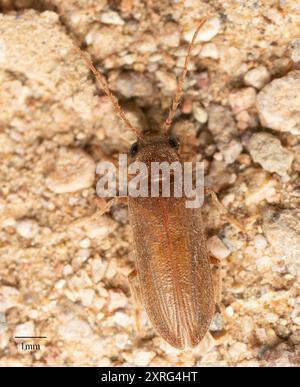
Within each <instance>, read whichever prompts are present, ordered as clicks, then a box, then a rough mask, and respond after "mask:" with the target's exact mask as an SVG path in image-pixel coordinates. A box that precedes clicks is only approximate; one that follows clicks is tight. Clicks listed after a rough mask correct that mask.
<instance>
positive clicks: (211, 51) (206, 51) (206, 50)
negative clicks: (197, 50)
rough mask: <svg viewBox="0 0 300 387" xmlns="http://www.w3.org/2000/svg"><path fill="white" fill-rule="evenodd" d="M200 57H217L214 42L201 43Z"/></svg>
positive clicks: (217, 50)
mask: <svg viewBox="0 0 300 387" xmlns="http://www.w3.org/2000/svg"><path fill="white" fill-rule="evenodd" d="M200 55H201V56H202V58H211V59H219V57H220V53H219V49H218V47H217V45H216V44H214V43H206V44H204V45H203V48H202V50H201V54H200Z"/></svg>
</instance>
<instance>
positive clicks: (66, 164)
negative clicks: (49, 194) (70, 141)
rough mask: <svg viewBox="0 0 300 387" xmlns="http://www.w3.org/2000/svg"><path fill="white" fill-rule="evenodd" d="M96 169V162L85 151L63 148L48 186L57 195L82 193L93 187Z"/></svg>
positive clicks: (49, 178)
mask: <svg viewBox="0 0 300 387" xmlns="http://www.w3.org/2000/svg"><path fill="white" fill-rule="evenodd" d="M95 169H96V166H95V162H94V160H93V159H92V158H91V157H90V156H89V155H88V154H87V153H85V152H84V151H83V150H81V149H66V148H61V150H60V152H59V155H58V158H57V160H56V162H55V168H54V170H53V172H51V173H50V174H49V176H48V178H47V179H46V185H47V187H48V188H49V189H50V190H51V191H53V192H55V193H67V192H76V191H80V190H82V189H84V188H89V187H91V186H92V185H93V183H94V180H95Z"/></svg>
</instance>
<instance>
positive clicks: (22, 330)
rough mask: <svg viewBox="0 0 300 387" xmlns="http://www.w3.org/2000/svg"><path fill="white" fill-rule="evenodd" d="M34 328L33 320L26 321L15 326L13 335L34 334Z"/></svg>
mask: <svg viewBox="0 0 300 387" xmlns="http://www.w3.org/2000/svg"><path fill="white" fill-rule="evenodd" d="M34 333H35V328H34V323H33V321H27V322H25V323H23V324H19V325H17V326H16V328H15V330H14V336H34Z"/></svg>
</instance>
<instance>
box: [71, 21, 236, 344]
mask: <svg viewBox="0 0 300 387" xmlns="http://www.w3.org/2000/svg"><path fill="white" fill-rule="evenodd" d="M206 21H207V18H205V19H203V20H202V21H201V22H200V24H199V26H198V28H197V30H196V32H195V34H194V36H193V39H192V42H191V43H190V45H189V49H188V53H187V56H186V59H185V65H184V69H183V72H182V74H181V77H180V79H179V82H178V85H177V89H176V95H175V98H174V101H173V104H172V109H171V111H170V113H169V116H168V118H167V120H166V122H165V123H164V125H163V127H162V129H161V130H160V131H159V132H157V133H153V132H152V133H142V132H141V131H139V130H137V129H136V128H134V127H133V126H132V125H131V123H130V122H129V121H128V119H127V118H126V116H125V114H124V112H123V111H122V109H121V107H120V106H119V104H118V101H117V99H116V98H115V97H114V96H113V95H112V93H111V92H110V90H109V88H108V85H107V81H106V80H105V78H103V76H102V75H101V74H100V73H99V72H98V71H97V70H96V68H95V67H94V65H93V64H92V62H91V60H90V58H89V56H88V55H87V54H86V53H85V52H82V51H81V50H80V49H79V48H77V51H78V52H79V53H80V55H81V57H82V58H83V59H84V60H85V62H86V63H87V65H88V67H89V68H90V70H91V71H92V72H93V74H94V75H95V77H96V79H97V81H98V83H99V86H100V87H101V88H102V89H103V90H104V92H105V93H106V94H107V96H109V98H110V99H111V101H112V103H113V105H114V107H115V110H116V111H117V113H118V114H119V115H120V116H121V118H122V120H123V121H124V122H125V123H126V125H127V126H128V127H129V128H130V129H131V130H133V131H134V132H135V133H136V135H137V142H136V143H135V144H134V145H133V146H132V148H131V156H132V158H133V159H134V160H137V161H141V162H143V163H145V164H146V165H147V166H150V163H151V162H153V161H155V162H163V161H167V162H169V163H172V162H174V161H179V162H181V161H182V160H181V157H180V154H179V152H178V149H177V144H176V141H175V140H174V139H173V138H172V137H170V127H171V124H172V121H173V117H174V115H175V112H176V110H177V108H178V105H179V103H180V99H181V97H182V94H183V91H182V90H183V82H184V79H185V76H186V73H187V69H188V64H189V60H190V56H191V51H192V48H193V45H194V43H195V41H196V38H197V35H198V33H199V31H200V29H201V27H202V26H203V24H204V23H205V22H206ZM213 199H214V200H215V202H216V197H215V196H213ZM112 203H115V201H114V200H112V201H110V202H109V203H108V204H107V206H106V209H105V210H107V209H108V208H109V207H110V206H111V204H112ZM218 206H219V207H220V206H221V204H220V203H218ZM128 208H129V219H130V223H131V226H132V230H133V239H134V247H135V253H136V270H135V271H134V272H133V273H132V274H131V275H130V276H129V280H130V281H131V283H132V287H134V288H136V287H138V288H139V289H138V291H139V293H140V297H141V301H142V303H143V305H144V306H145V309H146V312H147V315H148V317H149V319H150V321H151V323H152V325H153V327H154V329H155V330H156V331H157V332H158V333H159V334H160V335H161V336H162V337H163V339H165V340H166V341H167V342H168V343H169V344H171V345H172V346H173V347H176V348H178V349H184V348H188V347H195V346H196V345H197V344H199V343H200V341H201V340H202V338H203V337H204V335H205V334H206V333H207V331H208V329H209V326H210V324H211V321H212V318H213V316H214V312H215V305H216V303H215V293H216V291H215V289H214V284H213V278H212V271H211V266H210V259H209V255H208V252H207V248H206V240H205V236H204V227H203V220H202V215H201V209H187V208H186V206H185V198H184V197H182V198H176V197H169V198H166V197H156V198H153V197H145V198H144V197H138V198H133V197H129V198H128ZM221 210H222V211H224V208H221ZM235 224H236V225H237V226H238V224H237V223H236V222H235ZM214 263H215V262H214ZM136 284H137V285H136Z"/></svg>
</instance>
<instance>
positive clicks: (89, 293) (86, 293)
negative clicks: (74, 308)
mask: <svg viewBox="0 0 300 387" xmlns="http://www.w3.org/2000/svg"><path fill="white" fill-rule="evenodd" d="M79 297H80V300H81V303H82V305H83V306H91V305H92V304H93V300H94V297H95V290H94V289H91V288H86V289H81V290H80V291H79Z"/></svg>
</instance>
